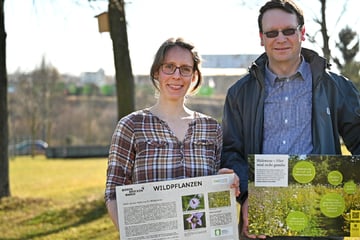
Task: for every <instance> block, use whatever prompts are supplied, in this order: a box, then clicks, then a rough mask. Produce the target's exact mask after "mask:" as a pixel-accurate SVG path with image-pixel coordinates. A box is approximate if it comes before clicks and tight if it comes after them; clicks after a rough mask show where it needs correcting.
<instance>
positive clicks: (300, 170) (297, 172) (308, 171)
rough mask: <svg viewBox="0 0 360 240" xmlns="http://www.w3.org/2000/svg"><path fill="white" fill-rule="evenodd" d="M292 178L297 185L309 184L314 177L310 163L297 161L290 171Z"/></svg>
mask: <svg viewBox="0 0 360 240" xmlns="http://www.w3.org/2000/svg"><path fill="white" fill-rule="evenodd" d="M292 176H293V177H294V179H295V180H296V181H297V182H299V183H309V182H311V181H312V180H313V179H314V177H315V167H314V165H313V164H312V163H311V162H307V161H299V162H297V163H296V164H295V166H294V168H293V170H292Z"/></svg>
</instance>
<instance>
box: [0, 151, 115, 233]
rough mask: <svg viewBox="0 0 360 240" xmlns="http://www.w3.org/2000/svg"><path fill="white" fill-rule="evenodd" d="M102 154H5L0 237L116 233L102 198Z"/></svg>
mask: <svg viewBox="0 0 360 240" xmlns="http://www.w3.org/2000/svg"><path fill="white" fill-rule="evenodd" d="M106 164H107V160H106V159H105V158H104V159H66V160H65V159H46V157H44V156H36V157H35V158H31V157H17V158H15V159H11V160H10V191H11V197H9V198H3V199H1V200H0V239H3V240H10V239H11V240H15V239H67V240H68V239H105V240H106V239H119V235H118V233H117V231H116V230H115V228H114V227H113V224H112V222H111V220H110V218H109V217H108V215H107V211H106V208H105V203H104V200H103V195H104V187H105V177H106V176H105V174H106Z"/></svg>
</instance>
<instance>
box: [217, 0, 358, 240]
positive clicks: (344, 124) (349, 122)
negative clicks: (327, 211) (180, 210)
mask: <svg viewBox="0 0 360 240" xmlns="http://www.w3.org/2000/svg"><path fill="white" fill-rule="evenodd" d="M258 25H259V35H260V43H261V45H262V46H264V49H265V53H264V54H262V55H261V56H259V57H258V59H257V60H256V61H255V62H254V63H253V64H252V65H251V66H250V68H249V73H248V74H247V75H246V76H244V77H243V78H242V79H240V80H239V81H238V82H236V83H235V84H234V85H233V86H232V87H231V88H230V89H229V90H228V93H227V96H226V100H225V106H224V115H223V131H224V143H223V154H222V167H228V168H232V169H234V170H235V172H236V173H237V175H238V176H239V177H240V191H241V195H240V197H239V198H238V201H239V202H240V204H241V218H240V229H241V234H242V235H245V236H246V237H247V238H256V237H258V238H265V237H266V236H255V235H249V234H248V218H247V214H248V202H247V190H248V189H247V181H248V162H247V156H248V154H282V153H283V154H341V144H340V137H341V138H342V139H343V141H344V143H345V145H346V147H347V148H348V149H349V151H350V152H351V153H352V154H360V97H359V92H358V90H357V89H356V88H355V87H354V85H353V84H352V83H351V82H350V81H349V80H347V79H346V78H345V77H343V76H341V75H337V74H334V73H332V72H330V71H329V67H330V65H329V64H328V63H327V62H326V60H325V59H324V58H322V57H320V56H319V55H318V54H317V53H316V52H314V51H312V50H309V49H305V48H302V46H301V44H302V41H304V40H305V26H304V16H303V12H302V10H301V9H300V8H299V7H298V6H297V5H296V4H295V3H294V2H292V1H291V0H272V1H268V2H266V3H265V5H264V6H263V7H261V9H260V14H259V17H258ZM281 239H284V237H282V238H281ZM301 239H303V238H301ZM326 239H334V238H326Z"/></svg>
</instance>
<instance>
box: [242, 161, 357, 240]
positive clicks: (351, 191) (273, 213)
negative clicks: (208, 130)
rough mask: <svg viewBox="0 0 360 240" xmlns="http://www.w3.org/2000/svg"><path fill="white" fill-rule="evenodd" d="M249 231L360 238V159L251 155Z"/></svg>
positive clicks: (275, 234)
mask: <svg viewBox="0 0 360 240" xmlns="http://www.w3.org/2000/svg"><path fill="white" fill-rule="evenodd" d="M249 168H250V171H249V232H250V233H256V234H266V235H269V236H309V237H321V236H338V237H356V239H359V238H358V237H360V186H359V184H360V156H341V155H261V154H259V155H251V156H249Z"/></svg>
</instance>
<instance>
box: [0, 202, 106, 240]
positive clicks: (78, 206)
mask: <svg viewBox="0 0 360 240" xmlns="http://www.w3.org/2000/svg"><path fill="white" fill-rule="evenodd" d="M8 202H16V203H12V204H4V203H1V205H2V206H7V207H3V209H2V210H11V209H14V208H15V207H16V208H17V209H19V208H22V207H24V206H25V205H27V207H29V205H32V204H34V203H35V204H36V203H39V202H41V203H40V204H44V206H45V205H50V206H45V208H44V206H43V207H42V208H41V209H42V210H43V209H49V210H45V211H42V212H41V213H40V214H38V215H36V216H34V217H32V218H28V219H26V220H24V221H22V222H21V223H20V224H19V226H23V227H26V228H31V229H32V231H31V232H29V231H26V233H24V234H22V235H23V236H22V237H20V238H19V237H15V238H12V237H10V238H1V237H0V239H1V240H20V239H33V238H40V237H46V236H48V235H52V234H56V233H59V232H62V231H66V230H67V229H70V228H76V227H79V226H81V225H83V224H87V223H90V222H92V221H95V220H97V219H100V218H102V217H103V216H104V215H105V214H107V210H106V207H105V203H104V200H103V199H102V198H100V199H95V200H85V201H81V202H77V203H75V204H74V205H73V206H71V207H67V208H61V209H57V208H56V207H54V206H51V204H50V203H43V202H42V201H40V200H34V199H16V200H15V201H11V200H8ZM27 203H28V204H27ZM30 207H31V206H30ZM37 226H38V227H37ZM19 231H21V229H19Z"/></svg>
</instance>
